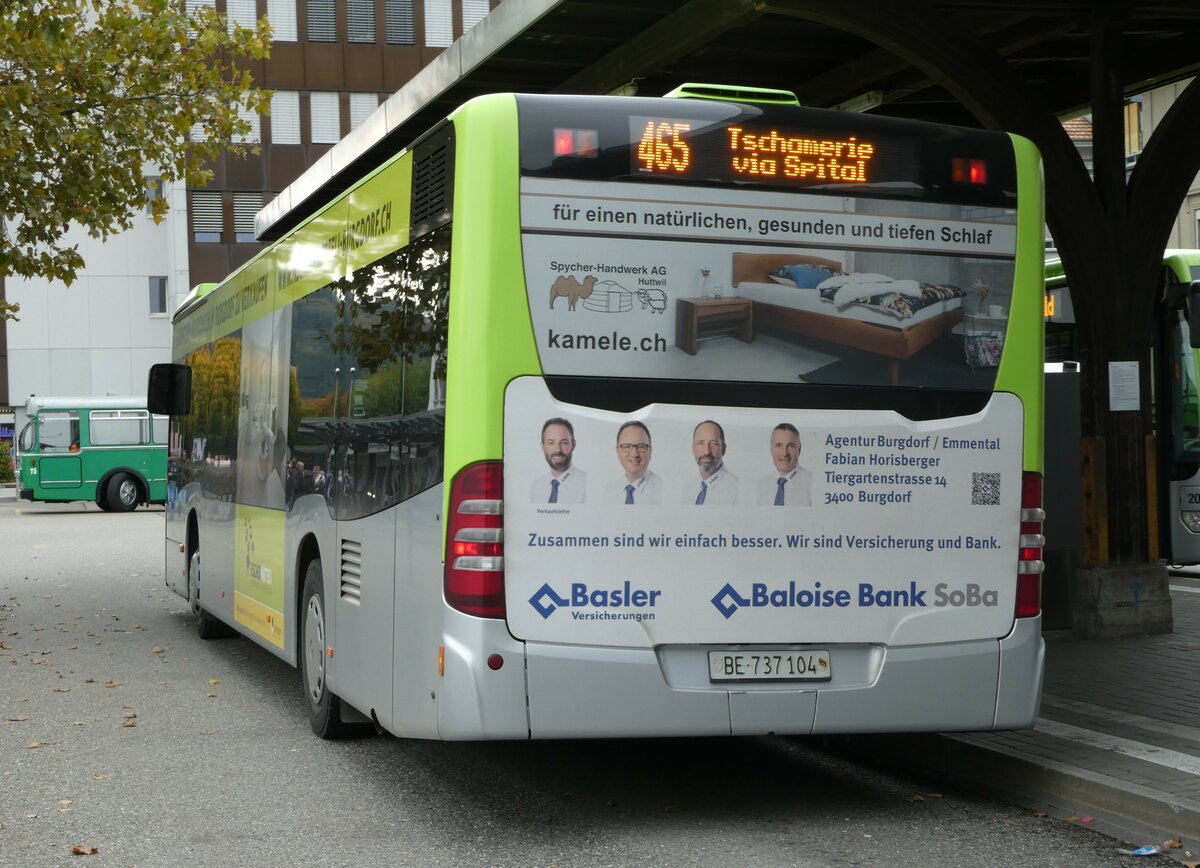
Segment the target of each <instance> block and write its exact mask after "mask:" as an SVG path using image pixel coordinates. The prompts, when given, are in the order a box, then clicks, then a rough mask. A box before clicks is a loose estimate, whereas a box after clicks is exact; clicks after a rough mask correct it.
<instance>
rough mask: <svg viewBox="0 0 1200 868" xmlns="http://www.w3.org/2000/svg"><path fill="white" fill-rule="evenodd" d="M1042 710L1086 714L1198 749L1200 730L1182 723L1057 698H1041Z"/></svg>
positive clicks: (1044, 696)
mask: <svg viewBox="0 0 1200 868" xmlns="http://www.w3.org/2000/svg"><path fill="white" fill-rule="evenodd" d="M1042 708H1043V709H1053V710H1056V711H1063V712H1074V713H1076V714H1086V715H1087V716H1088V717H1095V718H1099V719H1100V720H1105V721H1108V722H1110V723H1119V724H1124V725H1125V726H1133V727H1137V728H1138V729H1144V730H1149V731H1151V732H1157V733H1161V734H1162V735H1169V736H1171V737H1172V738H1177V739H1180V740H1181V741H1189V742H1194V743H1195V744H1196V745H1197V746H1198V747H1200V729H1197V728H1196V727H1194V726H1187V725H1185V724H1182V723H1172V722H1171V721H1169V720H1159V719H1157V718H1154V717H1144V716H1143V715H1140V714H1133V713H1131V712H1128V711H1120V710H1118V709H1115V708H1107V707H1105V706H1103V705H1093V704H1092V703H1090V702H1081V701H1079V700H1077V699H1061V698H1059V697H1057V696H1046V695H1043V696H1042Z"/></svg>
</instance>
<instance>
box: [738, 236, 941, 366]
mask: <svg viewBox="0 0 1200 868" xmlns="http://www.w3.org/2000/svg"><path fill="white" fill-rule="evenodd" d="M797 264H809V265H823V266H825V267H826V268H831V269H833V270H834V271H840V270H841V268H842V263H840V262H837V261H835V260H832V259H821V258H820V257H816V256H798V255H796V254H794V253H735V254H733V278H732V282H733V286H734V287H736V286H738V284H740V283H742V282H747V283H770V282H772V281H771V278H770V277H768V273H769V272H771V271H773V270H774V269H776V268H781V267H783V266H785V265H797ZM962 317H963V312H962V307H961V306H960V307H956V308H954V309H953V310H948V311H945V312H944V313H940V314H938V315H936V316H934V317H931V318H930V319H925V320H922V321H921V322H918V323H915V324H913V325H910V326H908V327H900V326H894V327H893V326H883V325H875V324H874V323H866V322H858V321H856V320H853V319H849V318H847V317H844V316H831V315H829V314H821V313H814V312H812V311H805V310H796V309H794V308H790V307H783V306H781V305H775V304H766V303H764V302H760V301H754V328H755V331H766V332H775V333H777V334H780V335H782V336H785V337H790V336H795V335H802V336H804V337H810V338H817V339H818V340H822V341H829V342H830V343H835V344H841V345H842V346H846V347H853V348H854V349H856V350H863V351H865V352H868V353H876V354H878V355H881V356H884V357H885V358H887V359H888V360H889V361H888V363H887V364H888V382H889V383H891V385H893V386H895V385H899V383H900V362H902V361H903V360H904V359H907V358H909V357H911V356H913V355H915V354H916V353H918V352H920V351H921V350H922V349H923V348H924V347H926V346H928V345H929V344H931V343H933V342H934V341H935V340H937V339H938V338H940V337H942V336H943V335H945V334H948V333H949V332H950V330H951V329H952V328H954V326H955V325H957V324H958V323H959V322H961V321H962Z"/></svg>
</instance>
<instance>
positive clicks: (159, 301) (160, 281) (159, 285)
mask: <svg viewBox="0 0 1200 868" xmlns="http://www.w3.org/2000/svg"><path fill="white" fill-rule="evenodd" d="M166 312H167V279H166V278H165V277H152V278H150V313H152V314H153V313H166Z"/></svg>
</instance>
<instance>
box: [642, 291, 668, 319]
mask: <svg viewBox="0 0 1200 868" xmlns="http://www.w3.org/2000/svg"><path fill="white" fill-rule="evenodd" d="M637 296H638V301H640V302H641V303H642V307H648V308H650V311H651V312H652V313H662V312H663V311H664V310H666V309H667V294H666V293H665V292H663V291H662V290H661V289H639V290H638V291H637Z"/></svg>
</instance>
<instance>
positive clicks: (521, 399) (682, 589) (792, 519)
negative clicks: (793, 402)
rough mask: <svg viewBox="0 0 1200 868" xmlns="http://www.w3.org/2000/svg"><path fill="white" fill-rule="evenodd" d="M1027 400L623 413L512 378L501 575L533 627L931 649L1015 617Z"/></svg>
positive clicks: (525, 628)
mask: <svg viewBox="0 0 1200 868" xmlns="http://www.w3.org/2000/svg"><path fill="white" fill-rule="evenodd" d="M1021 426H1022V413H1021V407H1020V402H1019V401H1018V400H1017V399H1016V398H1015V397H1013V396H1011V395H1007V394H998V395H996V396H995V397H994V399H993V400H992V401H991V402H990V403H989V405H988V407H987V408H986V409H985V410H984V411H982V412H981V413H979V414H977V415H976V416H974V417H971V418H970V419H969V420H957V421H956V422H953V423H947V422H925V423H913V422H909V421H907V420H905V419H903V418H901V417H899V416H897V415H896V414H893V413H891V412H880V411H864V412H846V411H836V412H835V411H820V410H767V409H760V408H732V407H711V408H697V407H687V406H679V405H668V404H660V405H654V406H650V407H647V408H644V409H642V410H640V411H638V412H637V413H634V414H619V413H610V412H607V411H600V410H595V409H588V408H583V407H576V406H570V405H562V404H558V403H556V402H555V401H554V399H553V398H552V396H551V395H550V394H549V392H548V391H547V389H546V386H545V383H544V381H542V380H541V379H540V378H536V377H525V378H521V379H518V380H515V381H514V382H513V383H512V384H510V386H509V388H508V393H507V396H506V409H505V479H504V487H505V580H506V582H507V588H508V599H509V608H508V618H509V624H510V627H511V629H512V630H513V632H514V634H515V635H517V636H518V637H520V638H530V639H534V638H536V639H542V640H546V641H557V642H567V643H571V642H582V643H596V644H606V645H618V646H622V645H624V646H653V645H657V644H662V643H675V642H682V643H687V642H697V641H700V642H797V641H802V642H832V641H838V642H885V643H889V644H891V643H903V644H922V643H933V642H949V641H955V640H959V639H965V638H980V637H983V636H1000V635H1004V634H1005V633H1006V632H1007V631H1008V629H1009V628H1010V626H1011V622H1012V617H1013V608H1014V604H1015V597H1014V594H1015V585H1016V571H1017V559H1018V549H1017V543H1018V535H1019V524H1018V520H1017V519H1018V515H1019V509H1020V495H1021V492H1020V487H1021V448H1020V444H1021Z"/></svg>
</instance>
